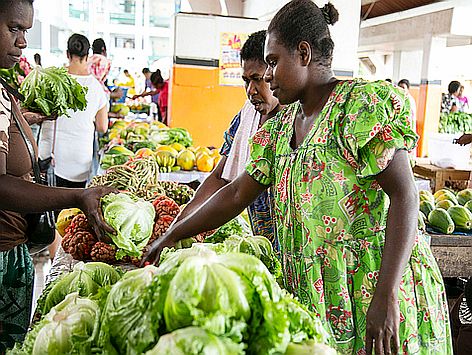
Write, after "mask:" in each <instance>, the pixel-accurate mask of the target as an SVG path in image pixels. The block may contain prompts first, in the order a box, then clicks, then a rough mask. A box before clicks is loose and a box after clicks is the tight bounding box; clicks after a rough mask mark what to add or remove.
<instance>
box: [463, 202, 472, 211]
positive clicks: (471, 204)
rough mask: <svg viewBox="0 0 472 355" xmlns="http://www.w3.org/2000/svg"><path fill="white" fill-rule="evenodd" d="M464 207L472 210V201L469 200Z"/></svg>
mask: <svg viewBox="0 0 472 355" xmlns="http://www.w3.org/2000/svg"><path fill="white" fill-rule="evenodd" d="M464 207H465V208H467V209H468V210H469V211H470V212H472V201H469V202H467V203H466V204H465V205H464Z"/></svg>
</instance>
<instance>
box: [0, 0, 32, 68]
mask: <svg viewBox="0 0 472 355" xmlns="http://www.w3.org/2000/svg"><path fill="white" fill-rule="evenodd" d="M32 26H33V6H32V5H31V4H30V3H28V2H26V1H15V2H12V6H10V7H8V8H7V9H6V11H2V13H1V14H0V48H1V51H0V68H6V69H8V68H11V67H13V66H14V65H15V64H16V63H18V62H19V61H20V57H21V54H22V50H23V49H25V48H26V45H27V43H26V32H27V30H28V29H30V28H31V27H32Z"/></svg>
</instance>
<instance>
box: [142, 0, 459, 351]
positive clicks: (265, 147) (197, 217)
mask: <svg viewBox="0 0 472 355" xmlns="http://www.w3.org/2000/svg"><path fill="white" fill-rule="evenodd" d="M337 19H338V13H337V11H336V9H335V8H334V7H333V5H331V4H327V5H325V6H324V7H323V8H322V9H320V8H318V7H317V6H316V5H315V3H314V2H313V1H311V0H294V1H291V2H289V3H288V4H286V5H285V6H284V7H282V9H281V10H280V11H279V12H278V13H277V14H276V15H275V17H274V18H273V19H272V21H271V23H270V25H269V28H268V31H267V39H266V44H265V53H264V55H265V61H266V63H267V64H268V68H267V71H266V73H265V79H266V81H268V82H269V83H270V88H271V90H273V94H274V96H275V97H277V98H278V99H279V102H280V104H291V105H289V106H288V107H286V108H285V109H283V110H282V111H281V112H280V113H279V114H278V115H277V116H276V117H274V118H272V119H270V120H268V121H267V122H266V123H265V124H264V125H263V127H262V128H261V129H260V130H259V131H258V132H257V133H256V134H255V135H254V137H253V138H252V142H251V148H252V154H251V161H250V162H249V163H248V165H247V167H246V172H245V173H242V174H241V175H239V176H238V177H237V178H236V179H235V180H234V181H233V182H232V183H230V184H228V185H227V186H226V187H224V188H223V189H221V190H219V191H218V192H217V193H216V194H215V195H214V196H213V197H211V198H210V199H209V200H208V201H207V202H206V203H205V204H203V205H202V206H201V207H200V208H199V209H198V210H196V211H195V212H194V213H193V214H191V215H190V216H188V217H187V218H184V219H182V220H181V221H180V222H178V223H175V224H173V225H172V226H171V227H170V228H169V230H168V231H167V233H166V234H164V235H163V236H162V237H161V238H159V239H158V240H157V241H156V242H154V243H153V246H152V247H151V250H150V253H149V254H148V255H147V257H146V258H145V260H151V261H155V260H156V257H157V256H158V254H159V253H160V251H161V250H162V248H163V247H165V246H171V245H174V243H175V242H177V241H178V240H180V239H182V238H184V237H187V236H189V235H197V234H199V233H201V232H204V231H207V230H211V229H214V228H217V227H218V226H221V225H222V224H224V223H225V222H227V221H228V220H230V219H231V218H234V217H235V216H236V215H238V214H239V213H240V212H241V211H242V210H243V209H244V208H245V207H246V206H247V205H249V204H250V203H251V202H252V201H253V200H254V199H255V198H256V197H257V196H258V195H259V194H260V193H261V192H262V191H264V190H265V189H267V188H268V187H269V186H273V187H274V211H275V230H276V235H277V238H278V240H279V244H280V254H281V261H282V267H283V273H284V275H283V284H284V287H285V288H286V289H287V290H288V291H289V292H291V293H292V294H294V295H295V296H296V297H298V298H299V300H300V301H301V302H302V303H303V304H305V305H306V306H307V307H309V309H310V310H312V311H314V312H315V313H317V314H318V315H319V316H320V317H321V318H322V319H323V320H324V321H325V322H326V323H327V328H328V329H329V330H330V331H331V333H332V335H333V336H334V340H335V347H336V350H337V351H338V352H339V353H341V354H364V353H367V354H372V353H373V350H374V349H375V354H392V353H393V354H398V353H399V352H402V353H407V354H414V353H422V354H427V353H431V354H432V353H435V354H451V353H452V344H451V333H450V327H449V320H448V309H447V300H446V295H445V293H444V285H443V283H442V278H441V274H440V271H439V268H438V266H437V264H436V262H435V260H434V257H433V255H432V253H431V250H430V248H429V245H428V243H427V241H426V240H425V238H424V237H423V236H422V235H421V234H418V230H417V215H418V193H417V190H416V186H415V183H414V179H413V174H412V171H411V168H410V163H409V159H408V154H407V150H410V149H412V148H413V147H414V146H415V144H416V141H417V139H418V137H417V135H416V134H415V133H414V132H413V131H412V130H411V128H410V123H409V121H408V120H409V116H410V105H409V100H408V99H407V97H406V94H405V93H404V91H403V90H401V89H399V88H398V87H396V86H393V85H392V84H390V83H386V82H372V83H371V82H367V81H364V80H361V79H356V80H347V81H339V80H337V79H336V78H335V77H334V76H333V72H332V69H331V62H332V59H333V49H334V43H333V41H332V39H331V37H330V33H329V29H328V25H329V24H334V23H335V22H336V21H337Z"/></svg>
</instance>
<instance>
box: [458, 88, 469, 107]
mask: <svg viewBox="0 0 472 355" xmlns="http://www.w3.org/2000/svg"><path fill="white" fill-rule="evenodd" d="M457 98H458V99H459V102H460V103H461V107H462V111H463V112H468V111H469V109H470V107H469V99H468V98H467V96H464V85H461V87H460V88H459V93H458V95H457Z"/></svg>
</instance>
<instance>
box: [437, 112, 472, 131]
mask: <svg viewBox="0 0 472 355" xmlns="http://www.w3.org/2000/svg"><path fill="white" fill-rule="evenodd" d="M439 133H451V134H456V133H472V114H470V113H465V112H453V113H442V114H441V117H440V118H439Z"/></svg>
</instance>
